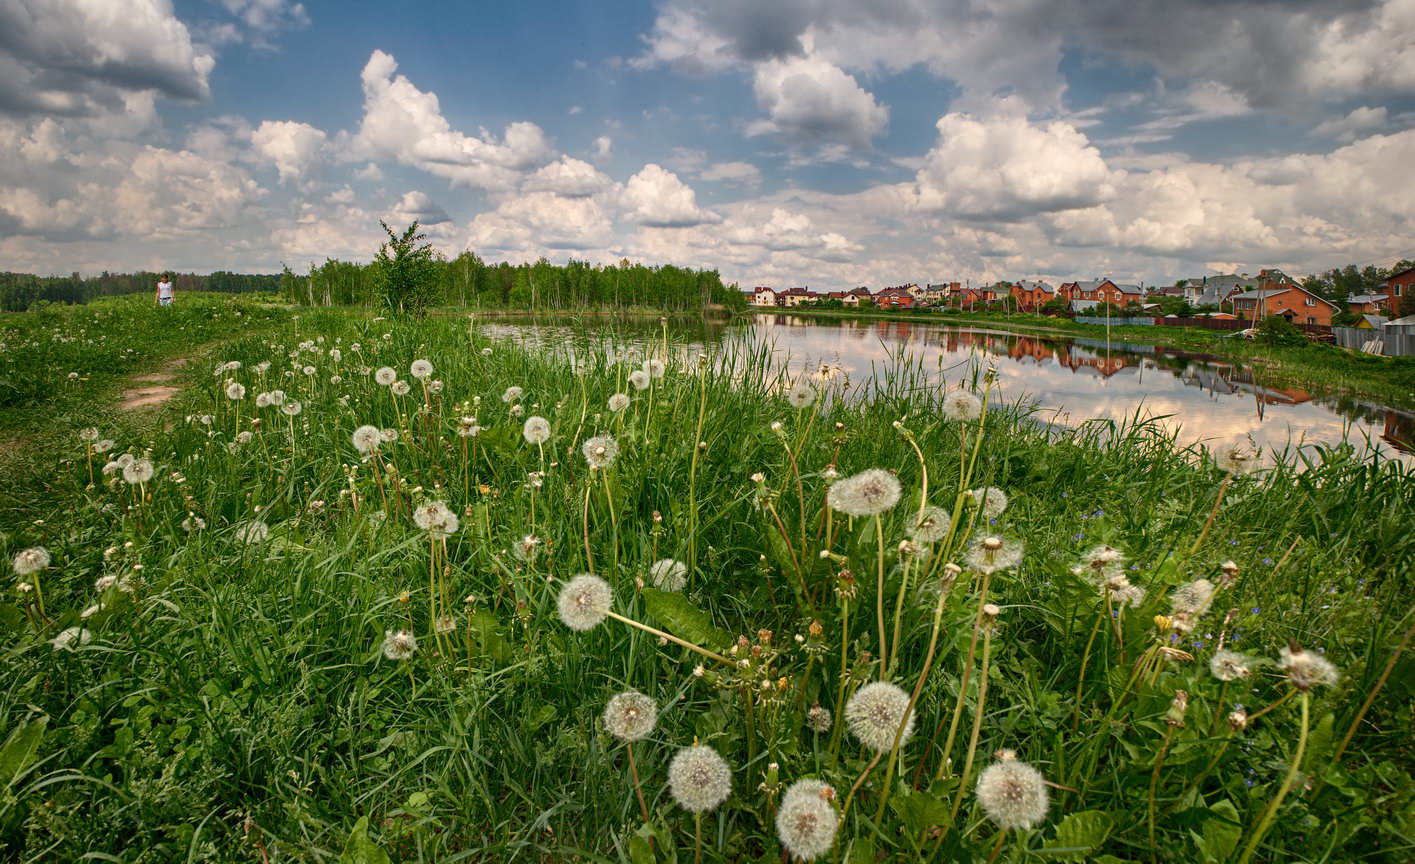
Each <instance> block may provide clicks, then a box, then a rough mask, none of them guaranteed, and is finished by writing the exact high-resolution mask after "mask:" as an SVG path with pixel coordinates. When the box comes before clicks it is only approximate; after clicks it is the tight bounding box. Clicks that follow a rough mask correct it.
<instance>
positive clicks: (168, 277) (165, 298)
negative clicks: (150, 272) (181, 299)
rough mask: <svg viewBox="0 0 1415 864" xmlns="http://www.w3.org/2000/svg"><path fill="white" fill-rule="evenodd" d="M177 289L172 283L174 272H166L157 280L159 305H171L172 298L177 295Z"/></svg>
mask: <svg viewBox="0 0 1415 864" xmlns="http://www.w3.org/2000/svg"><path fill="white" fill-rule="evenodd" d="M176 293H177V289H176V288H175V287H173V285H172V274H171V273H164V274H163V275H162V278H161V279H160V280H158V282H157V305H159V306H171V305H172V298H173V297H174V296H176Z"/></svg>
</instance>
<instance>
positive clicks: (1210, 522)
mask: <svg viewBox="0 0 1415 864" xmlns="http://www.w3.org/2000/svg"><path fill="white" fill-rule="evenodd" d="M1231 482H1233V475H1232V474H1225V475H1224V476H1223V482H1222V483H1220V484H1218V494H1217V495H1215V496H1214V506H1213V509H1211V510H1210V511H1209V518H1208V519H1207V520H1206V521H1205V522H1204V530H1202V531H1200V532H1199V537H1198V539H1197V540H1195V541H1194V545H1193V546H1190V547H1189V554H1190V556H1193V555H1194V553H1195V552H1198V551H1199V547H1200V546H1202V545H1204V538H1206V537H1208V536H1209V529H1210V528H1212V527H1214V518H1215V517H1217V516H1218V505H1220V504H1222V503H1223V493H1225V492H1227V491H1228V484H1229V483H1231Z"/></svg>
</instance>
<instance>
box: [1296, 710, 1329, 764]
mask: <svg viewBox="0 0 1415 864" xmlns="http://www.w3.org/2000/svg"><path fill="white" fill-rule="evenodd" d="M1335 724H1336V715H1335V714H1333V713H1331V712H1330V711H1329V712H1327V713H1326V714H1325V715H1324V716H1323V717H1322V719H1320V720H1318V721H1317V725H1316V726H1315V727H1314V728H1313V729H1312V735H1311V738H1310V739H1309V740H1308V743H1307V755H1306V756H1304V757H1303V760H1304V763H1303V764H1304V765H1305V766H1306V768H1307V770H1308V771H1310V772H1312V773H1321V772H1322V771H1324V770H1325V769H1326V766H1325V765H1324V764H1323V763H1324V761H1325V759H1326V755H1327V753H1329V752H1331V746H1332V744H1331V742H1332V737H1333V735H1334V733H1335V731H1336V730H1335V728H1334V727H1335Z"/></svg>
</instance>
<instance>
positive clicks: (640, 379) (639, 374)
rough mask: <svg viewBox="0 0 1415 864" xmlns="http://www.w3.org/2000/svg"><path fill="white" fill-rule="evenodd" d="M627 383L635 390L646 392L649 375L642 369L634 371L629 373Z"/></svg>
mask: <svg viewBox="0 0 1415 864" xmlns="http://www.w3.org/2000/svg"><path fill="white" fill-rule="evenodd" d="M629 383H630V384H632V385H633V386H634V389H635V390H647V389H648V386H649V373H647V372H645V371H644V370H642V369H635V370H634V371H633V372H630V373H629Z"/></svg>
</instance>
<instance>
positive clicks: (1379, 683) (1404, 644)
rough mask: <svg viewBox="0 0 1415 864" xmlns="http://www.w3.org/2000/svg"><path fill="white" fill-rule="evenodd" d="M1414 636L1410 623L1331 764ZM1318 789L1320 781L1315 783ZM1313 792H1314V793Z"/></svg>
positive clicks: (1335, 752) (1358, 725) (1351, 735)
mask: <svg viewBox="0 0 1415 864" xmlns="http://www.w3.org/2000/svg"><path fill="white" fill-rule="evenodd" d="M1412 636H1415V623H1411V625H1410V626H1409V627H1407V628H1406V629H1405V635H1404V636H1403V637H1402V638H1401V640H1400V644H1399V645H1398V646H1396V649H1395V650H1394V651H1392V652H1391V654H1390V659H1389V660H1387V661H1386V667H1385V669H1382V670H1381V677H1379V678H1377V679H1376V683H1375V685H1374V686H1372V687H1371V692H1369V693H1367V694H1366V701H1365V702H1362V703H1361V707H1360V709H1358V710H1357V711H1356V716H1355V717H1353V718H1352V720H1351V726H1350V728H1348V729H1347V730H1346V734H1345V735H1343V736H1342V737H1341V743H1340V744H1338V745H1336V749H1335V750H1333V751H1332V754H1331V760H1330V761H1331V764H1333V765H1335V764H1336V763H1337V762H1339V761H1340V760H1341V755H1342V754H1343V753H1345V752H1346V748H1347V747H1348V746H1349V745H1350V744H1351V739H1352V738H1354V737H1355V736H1356V730H1357V729H1358V728H1360V726H1361V721H1362V720H1363V719H1365V717H1366V712H1367V711H1369V710H1371V705H1373V704H1374V703H1375V701H1376V695H1377V694H1378V693H1380V692H1381V689H1382V688H1383V687H1385V686H1386V681H1387V680H1388V679H1389V678H1390V673H1391V672H1392V671H1394V669H1395V664H1396V662H1397V661H1398V660H1400V655H1401V654H1403V653H1405V649H1406V648H1408V647H1409V646H1410V639H1411V637H1412ZM1317 786H1318V789H1319V790H1320V788H1321V783H1320V782H1319V783H1318V784H1317ZM1314 794H1315V793H1314Z"/></svg>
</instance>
